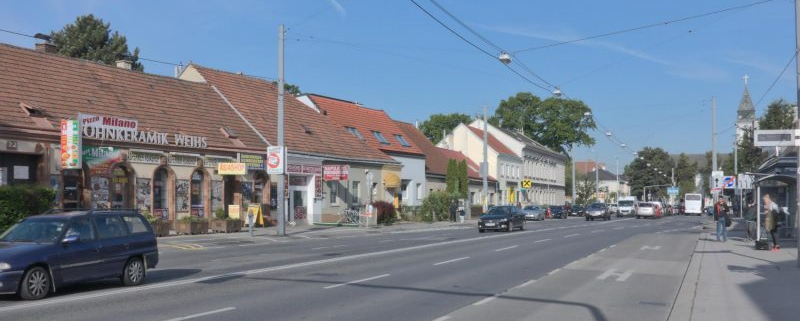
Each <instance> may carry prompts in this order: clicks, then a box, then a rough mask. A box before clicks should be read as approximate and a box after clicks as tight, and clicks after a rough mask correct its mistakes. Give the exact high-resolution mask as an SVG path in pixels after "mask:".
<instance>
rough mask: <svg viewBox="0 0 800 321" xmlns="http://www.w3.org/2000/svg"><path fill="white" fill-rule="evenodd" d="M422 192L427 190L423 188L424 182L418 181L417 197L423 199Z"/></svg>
mask: <svg viewBox="0 0 800 321" xmlns="http://www.w3.org/2000/svg"><path fill="white" fill-rule="evenodd" d="M422 194H425V191H424V190H423V189H422V183H417V199H418V200H421V199H422Z"/></svg>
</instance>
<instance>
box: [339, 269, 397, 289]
mask: <svg viewBox="0 0 800 321" xmlns="http://www.w3.org/2000/svg"><path fill="white" fill-rule="evenodd" d="M389 275H391V274H388V273H387V274H381V275H378V276H373V277H371V278H366V279H361V280H355V281H350V282H345V283H339V284H334V285H329V286H326V287H324V289H326V290H328V289H335V288H338V287H340V286H345V285H350V284H356V283H361V282H367V281H372V280H377V279H380V278H385V277H387V276H389Z"/></svg>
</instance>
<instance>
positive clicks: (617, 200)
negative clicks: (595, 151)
mask: <svg viewBox="0 0 800 321" xmlns="http://www.w3.org/2000/svg"><path fill="white" fill-rule="evenodd" d="M614 160H616V161H617V199H615V200H614V201H615V202H617V203H619V156H615V157H614Z"/></svg>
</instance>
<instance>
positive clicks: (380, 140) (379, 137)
mask: <svg viewBox="0 0 800 321" xmlns="http://www.w3.org/2000/svg"><path fill="white" fill-rule="evenodd" d="M372 136H375V139H377V140H378V143H381V144H383V145H391V144H392V143H390V142H389V140H388V139H386V137H385V136H383V133H381V132H380V131H377V130H373V131H372Z"/></svg>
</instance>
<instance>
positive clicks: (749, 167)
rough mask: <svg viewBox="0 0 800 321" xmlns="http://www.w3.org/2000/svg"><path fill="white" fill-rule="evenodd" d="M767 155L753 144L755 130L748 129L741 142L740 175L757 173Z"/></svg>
mask: <svg viewBox="0 0 800 321" xmlns="http://www.w3.org/2000/svg"><path fill="white" fill-rule="evenodd" d="M766 158H767V154H766V153H765V152H764V151H763V150H761V148H760V147H756V146H755V144H754V142H753V128H747V129H746V130H745V132H744V135H743V136H742V140H741V141H739V173H744V172H755V171H756V170H758V167H759V166H761V163H763V162H764V160H766Z"/></svg>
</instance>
